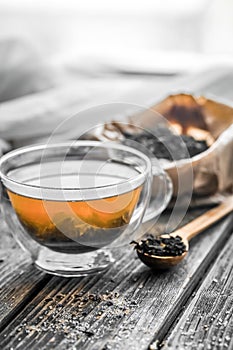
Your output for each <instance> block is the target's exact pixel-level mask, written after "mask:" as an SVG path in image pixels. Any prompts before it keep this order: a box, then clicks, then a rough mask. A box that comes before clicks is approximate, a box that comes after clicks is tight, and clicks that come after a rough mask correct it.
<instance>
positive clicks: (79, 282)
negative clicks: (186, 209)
mask: <svg viewBox="0 0 233 350" xmlns="http://www.w3.org/2000/svg"><path fill="white" fill-rule="evenodd" d="M231 230H232V216H229V217H228V218H226V219H224V220H223V221H221V222H220V223H218V224H217V225H216V226H215V227H213V228H211V229H209V230H208V231H206V232H204V233H203V234H202V235H200V236H199V239H197V238H196V239H194V240H193V242H192V244H191V251H190V254H189V255H188V257H187V259H185V260H184V261H183V262H182V263H181V264H180V266H177V267H175V268H174V269H173V270H170V271H167V272H163V273H159V272H152V271H150V270H149V269H148V268H147V267H145V266H144V265H142V263H141V262H140V261H139V260H138V258H137V257H136V254H135V253H134V252H133V251H130V249H127V248H124V249H122V250H121V251H119V252H118V253H117V255H116V263H115V264H114V265H113V266H112V267H111V268H110V269H109V270H108V271H107V272H105V273H104V274H103V275H97V276H94V277H85V278H81V279H75V278H73V279H62V278H58V277H54V278H52V279H51V280H50V281H49V282H48V284H47V285H46V286H45V287H44V288H43V290H41V292H40V293H38V295H37V296H36V297H35V298H34V299H33V300H32V301H31V302H30V303H29V304H28V306H26V307H25V308H24V309H23V310H22V312H21V313H20V314H19V315H18V317H17V319H15V320H13V321H12V322H11V323H10V324H9V325H8V326H7V327H6V328H5V330H4V331H3V332H2V333H1V340H0V348H1V349H11V348H12V349H24V350H26V349H30V350H31V349H87V350H88V349H91V350H95V349H136V350H137V349H140V350H141V349H147V348H148V345H149V344H150V343H151V342H152V341H153V339H154V338H156V339H160V340H161V339H163V337H164V335H165V334H166V333H167V331H168V329H169V328H170V326H171V324H172V323H173V322H174V320H175V319H176V317H177V315H178V313H179V312H180V310H181V308H182V306H183V305H184V303H185V302H186V300H187V299H188V298H189V296H190V295H191V294H192V292H193V290H194V289H195V287H196V285H197V284H198V282H199V280H200V279H201V277H202V276H203V275H204V272H205V270H206V269H207V267H208V266H209V265H210V263H211V261H213V259H214V258H215V257H216V255H217V254H218V251H219V249H220V248H221V247H222V246H223V245H224V243H225V241H226V239H227V237H228V236H229V234H230V232H231Z"/></svg>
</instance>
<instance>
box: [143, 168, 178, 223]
mask: <svg viewBox="0 0 233 350" xmlns="http://www.w3.org/2000/svg"><path fill="white" fill-rule="evenodd" d="M172 194H173V184H172V180H171V178H170V176H169V175H168V174H167V173H166V171H164V170H163V169H158V166H153V164H152V183H151V198H150V201H149V204H148V207H147V209H146V211H145V214H144V217H143V219H142V222H143V223H145V222H148V221H150V220H152V219H155V218H156V217H157V216H158V215H160V214H161V213H162V212H163V211H164V210H165V209H166V208H167V206H168V203H169V202H170V200H171V197H172Z"/></svg>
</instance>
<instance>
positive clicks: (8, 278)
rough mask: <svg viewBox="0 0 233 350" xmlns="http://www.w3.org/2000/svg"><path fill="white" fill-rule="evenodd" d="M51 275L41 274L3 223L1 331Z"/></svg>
mask: <svg viewBox="0 0 233 350" xmlns="http://www.w3.org/2000/svg"><path fill="white" fill-rule="evenodd" d="M48 278H50V276H48V275H46V274H45V273H42V272H40V271H38V270H37V269H36V268H35V267H34V266H32V265H31V263H30V258H29V256H28V255H27V254H26V253H25V252H24V251H23V250H22V249H21V248H20V247H19V246H18V244H17V243H16V242H15V240H14V239H13V237H12V236H11V234H10V233H9V230H8V228H7V227H6V225H5V224H4V222H2V223H1V240H0V330H2V329H3V328H4V327H5V326H6V325H7V324H8V323H9V322H10V321H11V320H12V319H13V318H14V317H15V315H17V313H18V312H20V311H21V309H22V308H23V307H24V306H25V305H26V304H27V303H28V302H29V301H30V300H31V299H32V298H33V296H34V295H35V293H36V292H38V290H40V289H41V288H42V287H43V286H44V285H45V283H46V282H47V281H48Z"/></svg>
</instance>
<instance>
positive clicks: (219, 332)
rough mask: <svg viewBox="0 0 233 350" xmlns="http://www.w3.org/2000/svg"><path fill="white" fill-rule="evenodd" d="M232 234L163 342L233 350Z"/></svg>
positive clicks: (172, 346)
mask: <svg viewBox="0 0 233 350" xmlns="http://www.w3.org/2000/svg"><path fill="white" fill-rule="evenodd" d="M232 254H233V236H231V238H230V239H229V241H228V243H227V244H226V245H225V248H224V249H223V251H222V252H221V254H220V255H219V257H218V259H217V260H216V261H215V263H214V265H213V266H212V268H211V270H210V271H209V273H208V274H207V276H206V278H205V279H204V281H203V283H202V285H201V287H200V288H199V290H198V291H197V293H196V295H195V296H194V297H193V299H192V300H191V302H190V303H189V305H188V307H187V309H186V310H185V312H184V314H183V316H182V317H181V319H180V320H179V322H178V324H177V325H176V327H175V328H174V329H173V330H172V333H171V335H170V336H169V338H168V340H167V341H166V342H165V344H166V345H165V346H164V348H163V350H168V349H169V350H170V349H188V350H194V349H195V350H196V349H207V350H226V349H233V336H232V335H233V259H232Z"/></svg>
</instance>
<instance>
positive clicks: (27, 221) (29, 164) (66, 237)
mask: <svg viewBox="0 0 233 350" xmlns="http://www.w3.org/2000/svg"><path fill="white" fill-rule="evenodd" d="M154 170H155V169H154ZM156 172H157V173H159V169H156ZM0 176H1V196H2V203H3V214H4V217H5V220H6V222H7V224H8V226H9V227H10V229H11V231H12V233H13V234H14V236H15V238H16V239H17V241H18V242H19V243H20V245H21V246H22V247H23V248H24V249H25V250H26V251H28V252H29V253H30V255H31V258H32V260H33V262H34V264H35V265H36V266H37V267H38V268H40V269H42V270H44V271H46V272H48V273H52V274H55V275H60V276H67V277H68V276H82V275H87V274H91V273H97V272H100V271H102V270H103V269H105V268H107V267H108V265H109V264H110V263H111V262H112V261H113V258H112V255H111V251H112V250H113V249H115V248H118V247H120V246H122V245H126V244H129V243H130V241H132V240H133V239H136V238H137V235H138V231H139V230H137V229H138V227H139V225H140V224H141V222H142V220H143V217H144V221H145V220H146V215H147V214H145V212H146V209H147V210H148V214H149V215H148V218H151V212H152V209H153V208H151V207H148V203H149V200H150V193H151V183H152V165H151V161H150V159H149V158H148V157H147V155H145V154H144V153H142V152H140V151H138V150H136V149H134V148H131V147H128V146H124V145H120V144H117V143H116V144H115V143H113V142H106V143H105V142H104V143H103V142H96V141H71V142H63V143H57V144H52V145H51V144H50V145H36V146H28V147H23V148H20V149H17V150H15V151H12V152H9V153H8V154H6V155H5V156H3V157H2V158H1V160H0ZM159 176H160V177H159V179H160V181H162V182H163V185H164V188H165V189H166V186H167V182H166V181H167V179H166V177H164V172H163V171H162V170H160V174H159ZM166 193H167V191H165V192H164V198H163V200H161V196H160V198H159V201H160V207H161V208H164V206H165V205H166V204H167V202H168V197H167V195H166ZM147 207H148V208H147ZM160 211H161V210H160V209H159V206H158V205H157V207H156V210H155V212H154V216H156V215H158V214H159V212H160Z"/></svg>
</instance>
